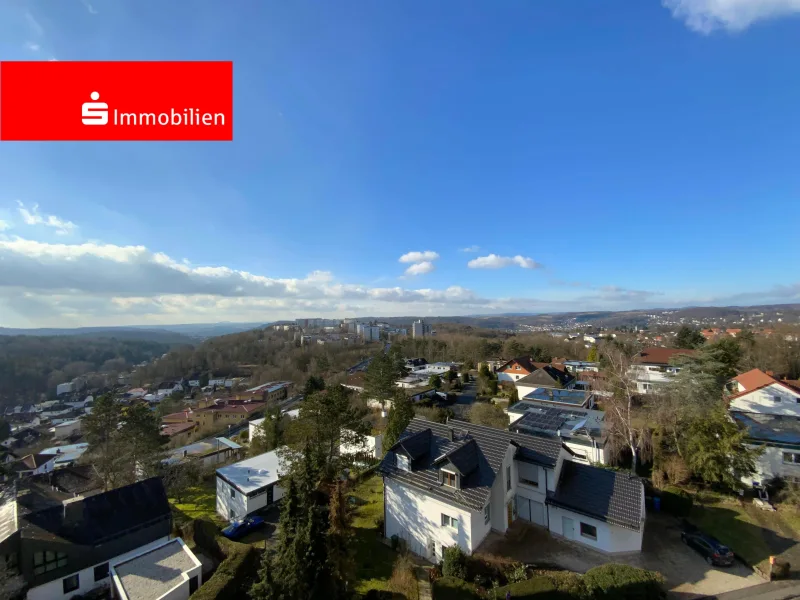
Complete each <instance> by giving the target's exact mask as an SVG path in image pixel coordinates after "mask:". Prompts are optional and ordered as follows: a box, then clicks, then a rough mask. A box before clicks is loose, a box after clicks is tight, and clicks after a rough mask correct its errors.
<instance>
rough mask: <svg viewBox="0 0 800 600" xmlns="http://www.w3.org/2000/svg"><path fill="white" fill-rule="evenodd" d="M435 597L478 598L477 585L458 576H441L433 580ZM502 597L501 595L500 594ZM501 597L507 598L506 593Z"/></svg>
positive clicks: (442, 599) (448, 599)
mask: <svg viewBox="0 0 800 600" xmlns="http://www.w3.org/2000/svg"><path fill="white" fill-rule="evenodd" d="M433 597H434V598H435V599H436V600H473V599H474V600H477V599H478V594H477V593H475V586H474V585H470V584H468V583H467V582H466V581H463V580H461V579H458V578H456V577H440V578H439V579H437V580H436V581H434V582H433ZM498 597H501V596H498ZM501 598H503V600H505V595H503V596H502V597H501Z"/></svg>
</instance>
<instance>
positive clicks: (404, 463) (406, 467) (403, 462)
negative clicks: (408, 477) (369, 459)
mask: <svg viewBox="0 0 800 600" xmlns="http://www.w3.org/2000/svg"><path fill="white" fill-rule="evenodd" d="M395 456H396V457H397V468H398V469H400V470H402V471H410V470H411V465H410V463H409V461H408V457H407V456H405V455H404V454H395Z"/></svg>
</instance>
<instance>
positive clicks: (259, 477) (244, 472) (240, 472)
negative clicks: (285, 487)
mask: <svg viewBox="0 0 800 600" xmlns="http://www.w3.org/2000/svg"><path fill="white" fill-rule="evenodd" d="M282 475H283V468H282V467H281V464H280V457H279V456H278V452H277V451H276V450H273V451H272V452H265V453H264V454H259V455H258V456H254V457H253V458H248V459H247V460H243V461H241V462H238V463H234V464H232V465H228V466H227V467H222V468H221V469H217V476H218V477H222V479H224V480H225V481H227V482H228V483H229V484H231V485H232V486H233V487H235V488H236V489H237V490H239V491H240V492H241V493H243V494H249V493H250V492H255V491H257V490H260V489H261V488H264V487H266V486H268V485H270V484H271V483H275V482H277V481H278V480H279V479H280V477H281V476H282Z"/></svg>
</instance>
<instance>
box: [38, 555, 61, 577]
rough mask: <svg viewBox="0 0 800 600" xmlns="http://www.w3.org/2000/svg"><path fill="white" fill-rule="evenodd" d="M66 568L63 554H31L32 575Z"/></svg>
mask: <svg viewBox="0 0 800 600" xmlns="http://www.w3.org/2000/svg"><path fill="white" fill-rule="evenodd" d="M66 566H67V555H66V554H65V553H64V552H51V551H50V550H45V551H44V552H34V553H33V573H34V575H41V574H42V573H47V572H48V571H55V570H56V569H58V568H60V567H66Z"/></svg>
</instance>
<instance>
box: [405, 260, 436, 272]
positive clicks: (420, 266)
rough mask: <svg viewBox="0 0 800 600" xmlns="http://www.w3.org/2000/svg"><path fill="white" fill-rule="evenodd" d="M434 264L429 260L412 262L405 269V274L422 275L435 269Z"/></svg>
mask: <svg viewBox="0 0 800 600" xmlns="http://www.w3.org/2000/svg"><path fill="white" fill-rule="evenodd" d="M435 269H436V266H435V265H434V264H433V263H432V262H431V261H429V260H425V261H422V262H420V263H414V264H413V265H411V266H410V267H408V268H407V269H406V275H424V274H425V273H430V272H431V271H433V270H435Z"/></svg>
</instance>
